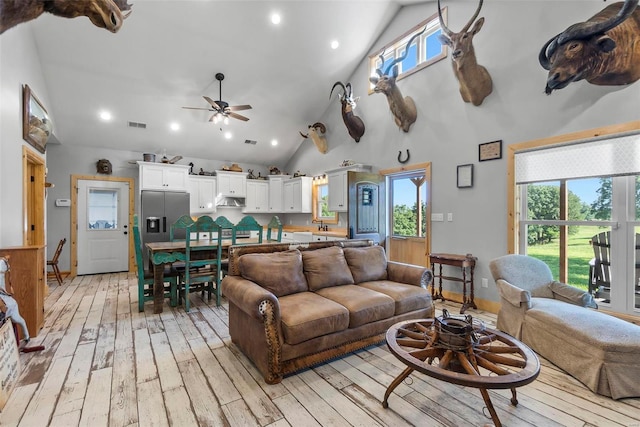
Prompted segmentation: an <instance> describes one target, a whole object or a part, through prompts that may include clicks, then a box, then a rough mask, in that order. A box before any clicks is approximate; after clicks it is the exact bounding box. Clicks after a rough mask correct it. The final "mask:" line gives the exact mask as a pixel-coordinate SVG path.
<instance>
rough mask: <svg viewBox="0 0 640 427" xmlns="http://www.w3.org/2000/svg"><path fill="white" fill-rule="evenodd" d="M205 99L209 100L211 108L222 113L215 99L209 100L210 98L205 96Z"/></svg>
mask: <svg viewBox="0 0 640 427" xmlns="http://www.w3.org/2000/svg"><path fill="white" fill-rule="evenodd" d="M203 98H204V99H206V100H207V102H208V103H209V104H211V106H212V107H213V108H215V109H216V110H217V111H220V106H219V105H218V104H216V101H214V100H213V99H211V98H209V97H208V96H203Z"/></svg>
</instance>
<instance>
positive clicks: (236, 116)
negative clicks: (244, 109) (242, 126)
mask: <svg viewBox="0 0 640 427" xmlns="http://www.w3.org/2000/svg"><path fill="white" fill-rule="evenodd" d="M229 117H233V118H234V119H238V120H242V121H244V122H246V121H248V120H249V118H248V117H245V116H241V115H240V114H236V113H233V112H229Z"/></svg>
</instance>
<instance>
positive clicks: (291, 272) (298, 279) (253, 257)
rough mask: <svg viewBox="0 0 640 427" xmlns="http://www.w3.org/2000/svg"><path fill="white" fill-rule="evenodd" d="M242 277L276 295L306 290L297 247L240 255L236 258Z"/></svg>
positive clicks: (280, 295)
mask: <svg viewBox="0 0 640 427" xmlns="http://www.w3.org/2000/svg"><path fill="white" fill-rule="evenodd" d="M238 266H239V270H240V274H241V275H242V277H243V278H245V279H247V280H251V281H252V282H255V283H257V284H258V285H260V286H262V287H263V288H265V289H267V290H269V291H270V292H272V293H273V294H274V295H275V296H277V297H282V296H285V295H289V294H293V293H296V292H304V291H307V290H308V287H307V281H306V279H305V277H304V273H303V272H302V255H301V254H300V251H299V250H297V249H294V250H291V251H284V252H274V253H264V254H262V253H256V254H246V255H242V256H241V257H240V258H239V259H238Z"/></svg>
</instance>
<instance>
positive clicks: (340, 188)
mask: <svg viewBox="0 0 640 427" xmlns="http://www.w3.org/2000/svg"><path fill="white" fill-rule="evenodd" d="M349 171H355V172H371V166H368V165H362V164H355V165H351V166H345V167H342V168H340V169H333V170H330V171H327V182H328V185H329V200H328V206H329V210H330V211H331V212H347V210H348V209H349V181H348V179H347V175H348V172H349Z"/></svg>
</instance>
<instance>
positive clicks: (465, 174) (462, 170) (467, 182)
mask: <svg viewBox="0 0 640 427" xmlns="http://www.w3.org/2000/svg"><path fill="white" fill-rule="evenodd" d="M457 185H458V188H470V187H473V165H472V164H468V165H458V179H457Z"/></svg>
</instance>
